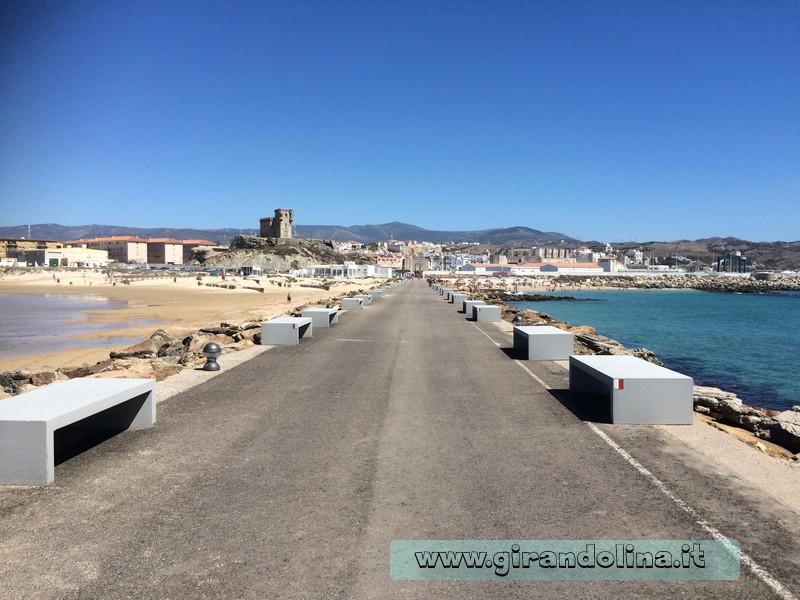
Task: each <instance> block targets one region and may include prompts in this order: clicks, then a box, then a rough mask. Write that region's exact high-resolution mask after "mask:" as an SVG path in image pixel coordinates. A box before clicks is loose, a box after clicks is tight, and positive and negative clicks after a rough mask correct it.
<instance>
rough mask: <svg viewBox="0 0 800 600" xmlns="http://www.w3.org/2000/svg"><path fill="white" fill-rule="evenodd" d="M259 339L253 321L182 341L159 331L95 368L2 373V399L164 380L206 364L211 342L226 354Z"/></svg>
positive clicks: (206, 331) (205, 330) (224, 325)
mask: <svg viewBox="0 0 800 600" xmlns="http://www.w3.org/2000/svg"><path fill="white" fill-rule="evenodd" d="M260 337H261V323H251V322H248V323H241V324H238V323H230V322H223V323H220V324H219V326H216V327H207V328H203V329H200V330H198V331H197V332H195V333H193V334H191V335H188V336H185V337H182V338H178V337H173V336H172V335H170V334H169V333H168V332H166V331H165V330H163V329H159V330H157V331H155V332H154V333H153V334H152V335H151V336H150V337H149V338H148V339H146V340H144V341H142V342H139V343H137V344H133V345H132V346H128V347H127V348H124V349H122V350H117V351H113V352H111V353H109V358H108V359H106V360H103V361H100V362H98V363H96V364H94V365H81V366H69V367H60V368H58V369H40V370H36V371H32V370H25V369H21V370H16V371H6V372H4V373H0V399H2V398H7V397H10V396H16V395H17V394H23V393H25V392H29V391H31V390H34V389H36V388H37V387H39V386H42V385H48V384H51V383H55V382H57V381H64V380H67V379H72V378H75V377H101V378H130V377H141V378H146V379H155V380H156V381H163V380H164V379H166V378H167V377H169V376H170V375H174V374H176V373H178V372H180V371H182V370H183V369H185V368H187V367H196V366H199V365H202V364H203V363H204V362H205V357H204V356H203V347H204V346H205V345H206V344H208V343H209V342H216V343H217V344H219V345H220V348H221V349H222V353H223V354H226V353H229V352H235V351H238V350H243V349H244V348H247V347H249V346H252V345H253V344H256V343H258V342H260Z"/></svg>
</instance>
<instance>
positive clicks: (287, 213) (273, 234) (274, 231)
mask: <svg viewBox="0 0 800 600" xmlns="http://www.w3.org/2000/svg"><path fill="white" fill-rule="evenodd" d="M259 222H260V224H261V228H260V230H259V235H260V236H261V237H263V238H278V239H290V238H291V237H292V223H294V211H293V210H292V209H290V208H276V209H275V216H274V217H264V218H263V219H261V220H260V221H259Z"/></svg>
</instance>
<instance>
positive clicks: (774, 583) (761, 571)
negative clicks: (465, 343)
mask: <svg viewBox="0 0 800 600" xmlns="http://www.w3.org/2000/svg"><path fill="white" fill-rule="evenodd" d="M473 325H474V326H475V329H477V330H478V331H480V332H481V333H482V334H483V335H485V336H486V337H487V338H489V340H490V341H491V342H492V343H493V344H494V345H495V346H497V347H498V348H499V347H500V344H499V343H498V342H496V341H494V340H493V339H492V338H491V336H489V334H488V333H486V332H485V331H483V330H482V329H481V328H480V327H478V326H477V325H475V324H474V323H473ZM514 362H515V363H517V364H518V365H519V366H520V367H522V369H523V370H524V371H525V372H526V373H527V374H528V375H530V376H531V377H532V378H533V379H534V381H536V383H538V384H539V385H541V386H542V387H543V388H544V389H546V390H550V389H551V388H550V386H549V385H547V384H546V383H545V382H544V381H542V379H541V378H539V377H537V376H536V374H534V373H533V371H531V370H530V369H529V368H528V367H527V366H526V365H525V364H523V363H522V361H519V360H514ZM584 423H586V425H587V427H589V429H591V430H592V431H593V432H594V433H596V434H597V435H598V436H599V437H600V439H602V440H603V441H604V442H605V443H606V444H608V445H609V446H611V448H613V449H614V450H615V451H616V452H617V454H619V455H620V456H621V457H622V458H623V459H624V460H625V462H627V463H628V464H629V465H631V466H632V467H633V468H634V469H636V470H637V471H639V473H641V474H642V475H644V477H645V478H646V479H648V480H649V481H650V483H652V484H653V485H655V486H656V487H657V488H658V489H659V490H661V492H662V493H663V494H664V495H665V496H666V497H667V498H669V499H670V500H672V501H673V502H674V503H675V504H676V505H677V506H678V507H679V508H680V509H681V510H683V511H684V512H685V513H686V514H688V515H689V516H690V517H691V518H692V519H693V520H694V522H695V524H696V525H698V526H700V528H702V529H703V530H704V531H705V532H706V533H708V534H709V535H710V536H711V537H713V538H714V539H715V540H719V541H721V542H727V541H731V539H730V538H729V537H727V536H725V535H724V534H723V533H722V532H721V531H719V530H718V529H717V528H716V527H712V526H711V525H709V524H708V523H707V522H706V521H705V520H704V519H702V518H701V516H700V513H698V512H697V511H696V510H695V509H694V508H692V507H691V506H689V505H688V504H687V503H686V502H685V501H684V500H683V499H681V498H680V497H678V496H677V495H676V494H675V493H674V492H673V491H672V490H670V489H669V488H668V487H667V486H666V484H665V483H664V482H663V481H661V480H660V479H659V478H658V477H656V476H655V475H653V473H652V472H651V471H650V470H649V469H648V468H647V467H645V466H644V465H643V464H642V463H640V462H639V461H638V460H636V459H635V458H633V456H631V455H630V454H629V453H628V451H627V450H625V449H624V448H623V447H622V446H620V445H619V444H617V442H615V441H614V440H612V439H611V438H610V437H609V436H608V435H607V434H606V433H605V432H603V431H602V430H601V429H600V428H599V427H597V425H595V424H594V423H592V422H590V421H584ZM739 558H740V560H741V561H742V563H743V564H744V565H745V566H746V567H747V568H748V569H750V572H751V573H753V575H755V576H756V577H757V578H758V579H760V580H761V581H762V582H763V583H765V584H766V585H767V586H768V587H769V588H770V589H771V590H772V591H773V592H775V593H776V594H777V595H778V597H780V598H781V599H782V600H798V598H797V596H795V595H794V594H793V593H792V592H791V590H789V589H788V588H787V587H786V586H785V585H783V584H782V583H781V582H780V581H778V580H777V579H775V577H773V576H772V574H770V572H769V571H767V570H766V569H765V568H764V567H762V566H761V565H759V564H758V563H757V562H756V561H755V560H753V559H752V558H751V557H750V555H748V554H745V553H744V552H741V551H740V553H739Z"/></svg>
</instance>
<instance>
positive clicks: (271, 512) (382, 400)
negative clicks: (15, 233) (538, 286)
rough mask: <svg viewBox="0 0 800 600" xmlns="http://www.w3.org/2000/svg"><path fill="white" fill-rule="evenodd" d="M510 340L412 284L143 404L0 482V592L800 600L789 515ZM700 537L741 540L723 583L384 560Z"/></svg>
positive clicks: (799, 559) (799, 566)
mask: <svg viewBox="0 0 800 600" xmlns="http://www.w3.org/2000/svg"><path fill="white" fill-rule="evenodd" d="M510 345H511V336H510V335H509V334H508V333H506V332H503V331H501V330H500V329H499V328H498V327H497V326H496V325H494V324H491V323H486V324H484V323H481V324H475V323H472V322H470V321H468V320H467V319H466V318H465V316H464V315H463V314H461V313H459V312H457V311H456V309H455V308H454V307H453V305H451V304H447V303H445V301H444V300H443V299H442V297H441V296H439V295H438V294H436V293H435V292H434V291H433V290H431V289H430V288H429V287H428V286H427V284H425V283H424V282H422V281H412V282H409V283H406V284H404V285H403V286H401V287H400V288H399V289H397V290H396V291H395V292H393V293H392V294H390V295H387V296H385V297H383V298H380V299H378V300H376V301H375V302H374V303H373V304H372V305H371V306H369V307H367V308H365V309H363V310H360V311H351V312H348V313H346V314H343V315H342V316H341V318H340V322H339V324H338V325H336V326H334V327H333V328H331V329H317V330H315V331H314V337H313V338H311V339H304V340H302V342H301V344H300V346H292V347H289V346H282V347H275V348H273V349H271V350H269V351H268V352H265V353H263V354H260V355H259V356H257V357H256V358H254V359H253V360H250V361H248V362H246V363H244V364H241V365H240V366H238V367H235V368H233V369H230V370H229V371H227V372H224V373H223V374H221V375H220V376H218V377H216V378H214V379H212V380H210V381H209V382H208V383H206V384H203V385H201V386H198V387H196V388H193V389H192V390H189V391H187V392H184V393H182V394H180V395H178V396H176V397H174V398H171V399H170V400H168V401H166V402H164V403H162V404H160V405H159V406H158V423H157V425H156V427H155V428H153V429H150V430H146V431H135V432H123V433H121V434H119V435H117V436H115V437H113V438H111V439H109V440H107V441H105V442H103V443H101V444H99V445H97V446H94V447H92V448H90V449H89V450H87V451H85V452H83V453H80V454H78V455H77V456H75V457H74V458H71V459H70V460H67V461H65V462H63V463H62V464H59V465H58V466H57V467H56V475H55V477H56V483H55V485H53V486H51V487H48V488H13V487H4V488H0V511H1V513H0V596H2V597H3V598H128V597H130V598H175V599H178V598H487V597H492V598H527V597H531V598H571V597H576V598H604V599H605V598H640V597H652V598H665V597H674V598H748V599H758V598H796V597H798V596H800V549H799V548H798V542H797V540H798V537H797V533H798V531H797V530H798V524H797V523H796V522H793V519H794V517H793V516H792V515H788V514H784V513H782V512H781V510H780V509H779V508H775V507H771V506H769V505H768V504H766V503H764V502H763V501H761V500H760V499H759V497H758V495H757V494H756V493H754V492H753V491H752V490H747V489H745V488H743V487H742V486H741V485H740V484H738V483H737V482H735V481H730V480H729V479H725V478H723V477H720V476H719V475H718V474H716V473H714V472H709V471H708V469H703V470H702V471H701V470H699V469H698V468H697V467H696V466H695V461H694V458H693V456H692V455H691V453H689V452H687V451H683V450H682V449H681V448H679V447H676V445H675V442H674V441H670V440H669V439H666V436H664V435H663V434H662V433H661V432H659V430H658V429H657V428H654V427H648V426H619V425H602V424H601V425H593V424H591V423H589V422H588V421H587V420H585V419H582V418H580V415H581V414H582V413H580V412H579V411H578V412H579V414H578V415H576V414H575V412H573V411H574V410H575V409H574V407H573V409H571V408H570V406H573V404H574V403H572V402H571V400H570V398H569V395H568V394H567V393H566V392H565V391H564V388H566V387H567V376H566V371H565V370H564V369H563V368H561V367H560V366H558V365H556V364H554V363H548V362H542V363H533V362H528V361H516V360H514V358H513V356H509V352H508V350H507V349H508V347H509V346H510ZM220 363H221V364H222V367H223V369H225V365H224V357H223V358H222V359H221V360H220ZM523 366H524V367H525V368H522V367H523ZM526 369H527V370H526ZM603 436H608V439H604V437H603ZM609 441H610V442H611V444H610V443H609ZM612 444H617V445H618V447H619V448H615V447H613V445H612ZM710 532H715V534H718V535H720V536H726V537H727V538H730V539H733V540H738V541H739V542H740V543H741V548H742V552H743V553H744V554H745V555H746V559H745V562H746V564H742V566H741V576H740V578H739V579H738V580H737V581H709V582H704V581H672V582H664V581H651V582H635V581H634V582H631V581H582V582H580V581H578V582H576V581H556V582H546V581H507V580H503V579H499V580H496V581H402V580H394V579H392V578H391V576H390V570H389V565H390V554H389V548H390V543H391V542H392V540H609V539H610V540H625V539H635V540H645V539H656V540H684V539H685V540H706V539H712V537H713V536H712V534H711V533H710ZM422 549H424V548H421V550H422Z"/></svg>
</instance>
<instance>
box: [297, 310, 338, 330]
mask: <svg viewBox="0 0 800 600" xmlns="http://www.w3.org/2000/svg"><path fill="white" fill-rule="evenodd" d="M302 315H303V316H304V317H310V318H311V325H313V326H314V327H330V326H331V325H336V324H337V323H338V322H339V309H338V308H324V307H320V308H306V309H304V310H303V313H302Z"/></svg>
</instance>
